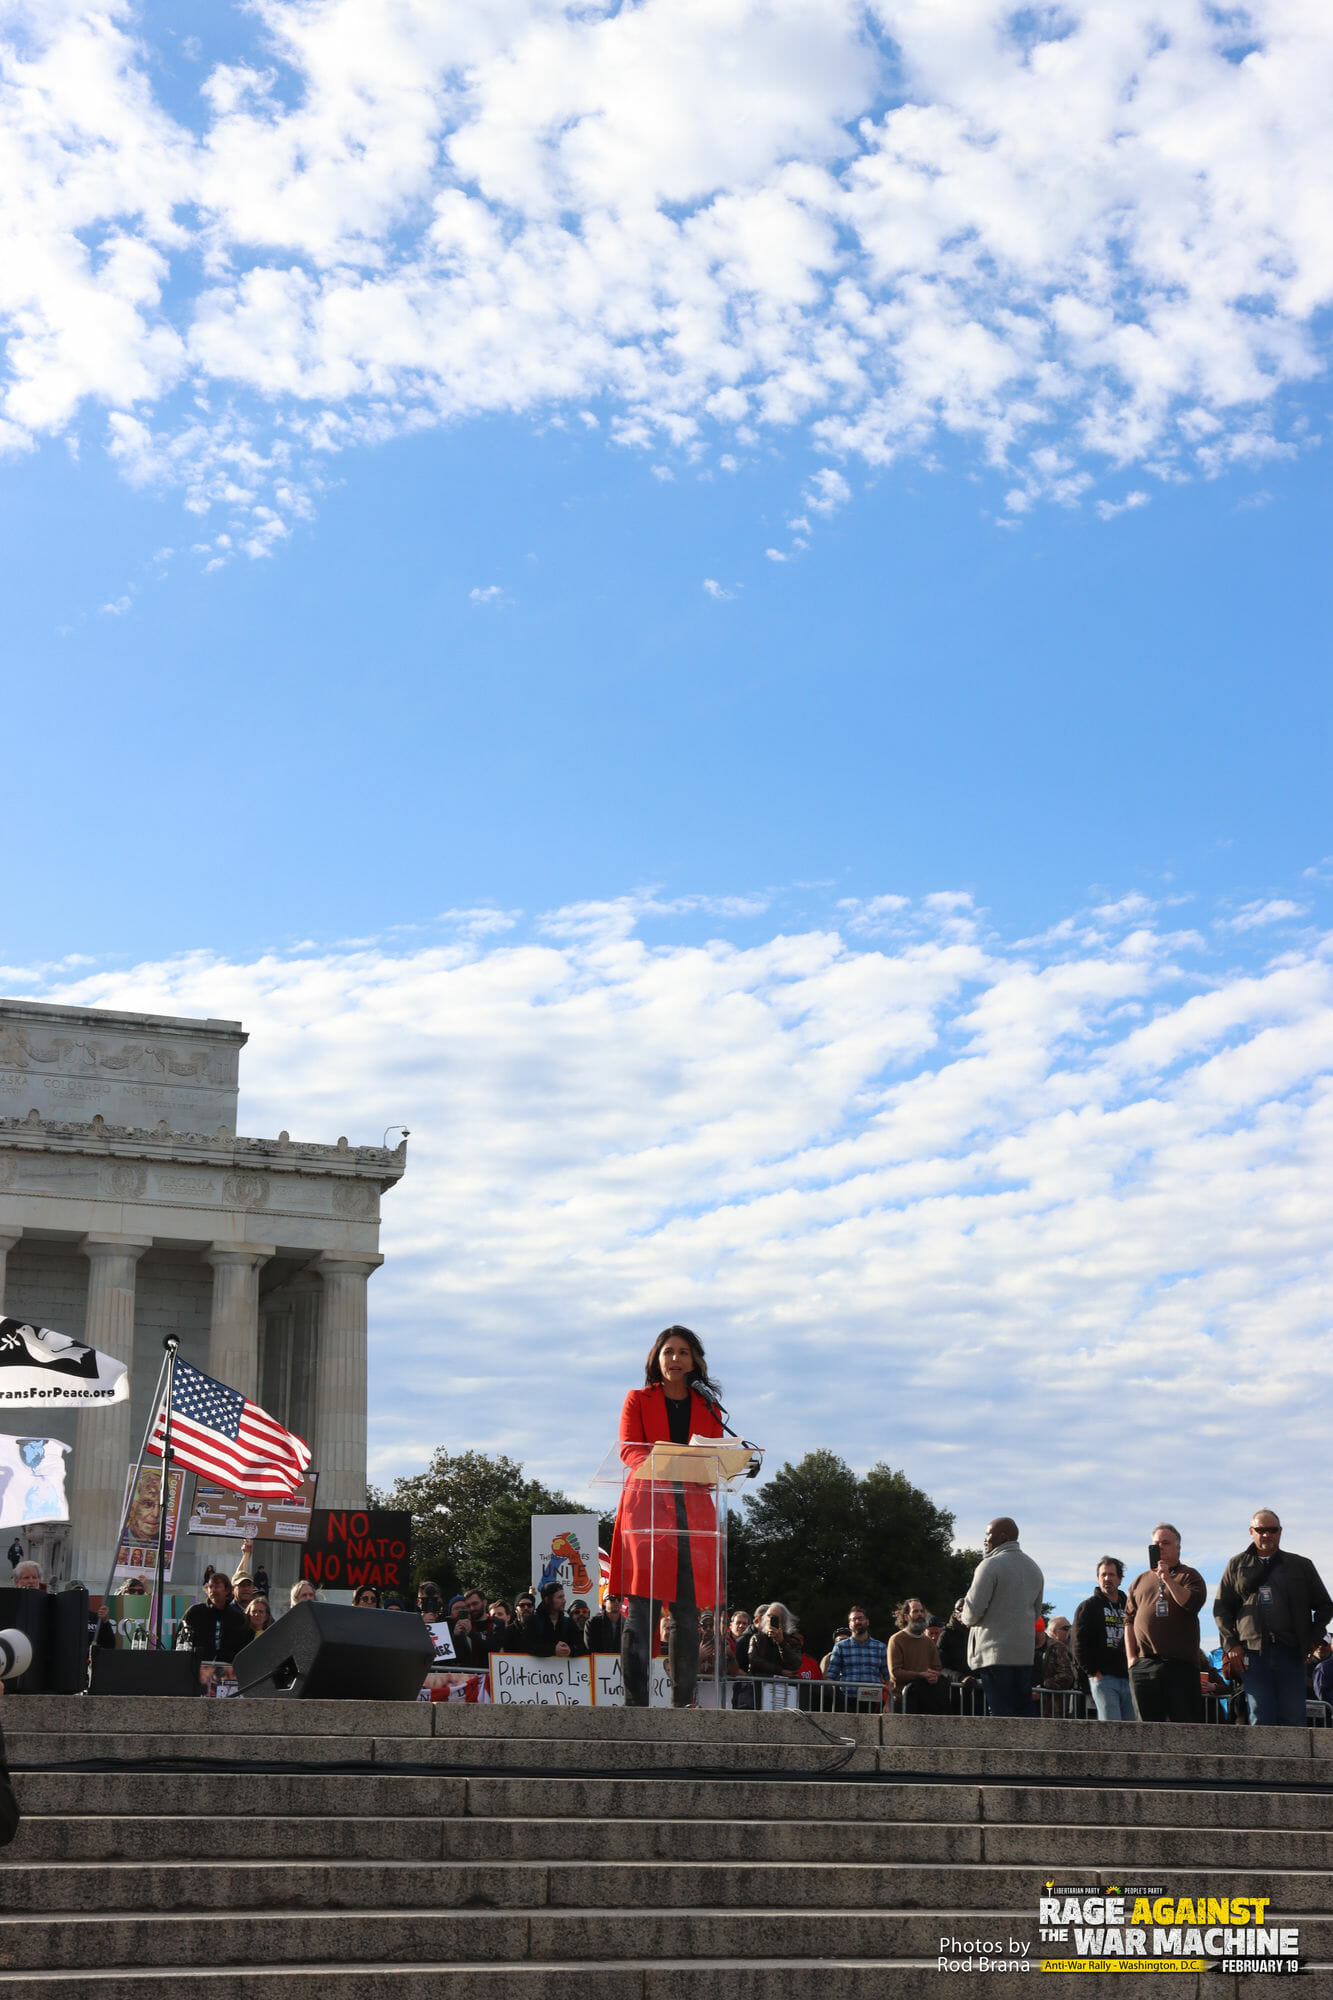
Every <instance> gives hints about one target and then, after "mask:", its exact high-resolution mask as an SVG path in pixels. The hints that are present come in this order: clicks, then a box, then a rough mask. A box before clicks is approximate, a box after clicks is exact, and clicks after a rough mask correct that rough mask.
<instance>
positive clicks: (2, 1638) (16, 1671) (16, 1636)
mask: <svg viewBox="0 0 1333 2000" xmlns="http://www.w3.org/2000/svg"><path fill="white" fill-rule="evenodd" d="M31 1665H32V1642H31V1640H30V1639H29V1637H28V1635H27V1633H26V1632H19V1631H9V1632H0V1680H4V1681H14V1680H17V1679H18V1677H19V1675H20V1674H26V1673H27V1671H28V1668H29V1667H30V1666H31Z"/></svg>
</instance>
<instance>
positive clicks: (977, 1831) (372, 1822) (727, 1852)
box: [8, 1793, 1333, 1873]
mask: <svg viewBox="0 0 1333 2000" xmlns="http://www.w3.org/2000/svg"><path fill="white" fill-rule="evenodd" d="M1186 1796H1188V1795H1186ZM1179 1802H1180V1801H1179V1799H1178V1798H1177V1797H1176V1796H1175V1795H1172V1794H1169V1793H1167V1794H1156V1795H1154V1796H1153V1799H1152V1804H1153V1806H1154V1807H1155V1808H1156V1809H1158V1810H1159V1811H1160V1810H1161V1809H1162V1808H1163V1807H1170V1806H1172V1805H1175V1804H1178V1803H1179ZM1205 1802H1206V1803H1216V1800H1215V1799H1214V1798H1212V1797H1211V1796H1206V1799H1205ZM1317 1803H1319V1804H1320V1805H1323V1804H1324V1801H1322V1800H1320V1801H1317ZM831 1853H834V1854H837V1856H838V1857H839V1859H840V1860H841V1861H843V1862H870V1863H874V1862H882V1863H885V1864H888V1863H900V1862H916V1863H921V1864H924V1863H927V1862H930V1863H963V1862H969V1863H981V1862H988V1863H991V1864H994V1865H1025V1866H1026V1867H1028V1868H1029V1869H1031V1868H1046V1869H1052V1868H1059V1869H1063V1870H1066V1871H1070V1870H1079V1871H1082V1872H1089V1871H1094V1870H1097V1869H1102V1870H1107V1869H1112V1870H1114V1871H1116V1872H1118V1873H1124V1872H1126V1871H1127V1870H1129V1869H1143V1868H1155V1869H1159V1870H1176V1869H1183V1868H1191V1869H1199V1868H1207V1869H1219V1870H1226V1869H1255V1868H1268V1867H1269V1866H1270V1865H1271V1863H1272V1861H1273V1860H1274V1858H1275V1848H1274V1835H1273V1829H1272V1828H1271V1827H1252V1826H1241V1827H1230V1826H1219V1825H1218V1824H1217V1823H1216V1822H1215V1821H1212V1822H1201V1823H1200V1824H1197V1825H1188V1824H1187V1825H1183V1826H1182V1825H1178V1824H1173V1823H1171V1822H1169V1821H1166V1820H1159V1821H1158V1822H1157V1823H1156V1824H1154V1823H1152V1822H1151V1821H1147V1820H1143V1821H1140V1822H1137V1823H1135V1824H1133V1825H1124V1824H1119V1825H1117V1824H1114V1823H1110V1822H1107V1823H1103V1824H1100V1825H1097V1824H1089V1825H1065V1824H1062V1823H1060V1822H1058V1821H1054V1820H1049V1821H1041V1822H1036V1823H1033V1822H1023V1821H1013V1822H1008V1823H1006V1822H1002V1821H996V1820H994V1819H993V1818H990V1817H989V1816H988V1817H987V1819H986V1820H985V1821H984V1822H977V1821H961V1820H923V1819H917V1820H905V1821H901V1822H898V1821H893V1820H817V1821H811V1820H785V1819H783V1820H778V1821H773V1820H769V1819H764V1820H704V1819H644V1820H634V1819H628V1818H625V1819H584V1820H569V1819H559V1818H544V1819H500V1818H480V1817H466V1818H432V1817H429V1816H424V1817H416V1818H410V1817H403V1818H399V1817H396V1816H386V1817H383V1818H365V1819H351V1818H336V1819H335V1818H320V1817H316V1816H315V1815H313V1814H307V1815H305V1816H301V1815H296V1814H293V1815H289V1816H287V1817H265V1818H253V1819H252V1818H244V1819H242V1818H225V1819H221V1820H206V1819H200V1818H198V1817H195V1816H193V1815H176V1814H162V1815H139V1816H133V1815H122V1816H112V1815H106V1814H71V1815H59V1814H52V1815H46V1816H40V1815H29V1816H28V1817H26V1818H25V1819H24V1822H23V1825H22V1826H21V1827H20V1829H19V1834H18V1838H17V1839H16V1841H15V1842H14V1845H13V1846H12V1847H11V1848H10V1849H9V1854H8V1860H9V1863H10V1865H11V1866H14V1865H16V1864H18V1863H20V1862H85V1861H101V1862H141V1861H156V1860H159V1859H160V1860H168V1861H174V1862H188V1861H218V1862H225V1861H232V1860H235V1861H253V1860H272V1859H273V1858H274V1857H278V1856H281V1857H288V1856H296V1857H299V1858H301V1859H304V1860H307V1861H339V1860H343V1861H353V1860H356V1861H385V1862H390V1861H417V1862H421V1861H454V1862H467V1861H494V1862H496V1863H501V1862H506V1863H507V1862H518V1861H533V1862H540V1861H544V1862H556V1861H559V1860H568V1861H597V1860H603V1859H608V1858H612V1857H614V1858H615V1859H617V1860H619V1861H623V1862H650V1861H659V1860H660V1861H679V1862H692V1863H696V1864H697V1863H701V1862H709V1863H713V1862H770V1861H771V1862H806V1863H819V1862H825V1861H827V1860H828V1858H829V1855H830V1854H831ZM1277 1858H1278V1859H1280V1861H1281V1863H1282V1865H1283V1867H1284V1868H1287V1869H1297V1870H1299V1869H1324V1870H1329V1871H1333V1830H1330V1829H1329V1828H1328V1827H1323V1828H1320V1829H1317V1830H1312V1831H1311V1830H1297V1829H1294V1828H1292V1827H1284V1828H1283V1829H1282V1832H1281V1847H1280V1852H1279V1853H1278V1855H1277Z"/></svg>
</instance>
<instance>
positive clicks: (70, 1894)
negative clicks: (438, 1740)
mask: <svg viewBox="0 0 1333 2000" xmlns="http://www.w3.org/2000/svg"><path fill="white" fill-rule="evenodd" d="M1284 1859H1285V1857H1284ZM1043 1872H1044V1871H1043V1870H1042V1869H1041V1868H1039V1867H1038V1866H1036V1865H1034V1864H1032V1863H1030V1862H1029V1863H1024V1864H1018V1865H1003V1864H997V1863H987V1862H970V1863H964V1864H957V1863H942V1862H925V1863H922V1862H919V1861H891V1862H886V1861H875V1862H866V1861H855V1862H847V1861H842V1860H832V1859H829V1858H827V1857H825V1858H824V1859H823V1860H820V1861H760V1862H756V1861H703V1860H689V1861H661V1860H654V1861H646V1862H645V1861H565V1860H560V1859H552V1860H548V1861H496V1860H491V1859H487V1860H484V1861H421V1860H414V1861H363V1860H337V1861H298V1860H291V1859H286V1860H284V1861H283V1862H282V1864H281V1866H275V1865H274V1863H273V1862H272V1861H271V1860H255V1861H234V1860H232V1861H213V1862H198V1861H179V1860H156V1861H153V1862H151V1863H147V1864H145V1863H143V1862H138V1861H113V1862H104V1863H101V1864H99V1865H98V1866H97V1867H95V1868H91V1869H90V1868H88V1867H87V1866H86V1865H85V1864H84V1863H82V1862H29V1863H14V1864H12V1865H11V1866H10V1867H9V1868H7V1869H6V1871H5V1874H4V1878H3V1879H4V1908H5V1910H6V1912H7V1913H8V1914H9V1915H10V1916H21V1915H24V1914H27V1915H29V1916H48V1915H49V1916H55V1915H57V1914H59V1913H61V1912H71V1913H73V1912H77V1913H78V1914H80V1915H88V1914H90V1913H91V1912H93V1911H95V1910H105V1911H108V1912H112V1913H115V1912H118V1911H121V1910H125V1909H134V1910H142V1911H144V1912H148V1911H154V1912H158V1913H161V1914H164V1915H170V1914H172V1913H179V1912H181V1911H187V1910H202V1909H213V1910H219V1911H225V1910H243V1911H246V1912H250V1913H253V1912H256V1911H260V1910H282V1911H288V1912H292V1911H303V1910H361V1911H364V1910H374V1909H377V1908H380V1907H384V1908H392V1909H396V1910H403V1911H407V1910H412V1911H422V1910H450V1911H456V1910H470V1909H483V1908H492V1909H503V1910H516V1911H526V1912H537V1911H541V1910H558V1909H572V1910H589V1909H600V1910H611V1909H616V1910H628V1911H631V1912H633V1911H638V1910H640V1909H656V1910H658V1911H666V1910H680V1911H689V1910H692V1909H693V1908H694V1907H695V1905H696V1904H698V1903H699V1902H700V1901H701V1900H702V1901H706V1902H707V1903H708V1904H709V1905H710V1906H711V1907H713V1908H715V1909H720V1910H760V1909H766V1910H781V1911H799V1910H807V1909H814V1910H830V1909H839V1910H849V1911H863V1910H875V1911H879V1910H885V1909H895V1910H909V1909H911V1910H922V1911H930V1910H934V1909H942V1910H950V1911H957V1910H960V1909H966V1908H969V1907H974V1906H980V1907H981V1908H983V1909H1004V1910H1014V1909H1018V1910H1022V1909H1035V1907H1036V1898H1037V1894H1038V1891H1039V1886H1040V1881H1041V1878H1042V1874H1043ZM1084 1872H1085V1875H1086V1878H1087V1879H1088V1880H1090V1881H1093V1882H1097V1883H1100V1884H1101V1885H1102V1886H1106V1885H1107V1884H1110V1883H1113V1882H1116V1881H1117V1880H1118V1878H1119V1877H1120V1875H1121V1874H1122V1873H1123V1871H1122V1870H1119V1869H1117V1868H1115V1867H1112V1866H1107V1865H1106V1864H1105V1863H1103V1864H1102V1865H1101V1866H1100V1867H1097V1868H1093V1869H1090V1870H1086V1871H1084ZM1201 1872H1202V1871H1201V1867H1200V1866H1199V1865H1192V1866H1190V1867H1189V1868H1187V1869H1185V1870H1172V1869H1167V1868H1161V1867H1155V1868H1154V1870H1153V1880H1154V1882H1155V1883H1160V1884H1161V1886H1162V1889H1163V1890H1164V1892H1166V1893H1169V1894H1172V1895H1176V1896H1185V1895H1191V1896H1192V1895H1194V1894H1195V1893H1196V1892H1197V1888H1198V1884H1199V1880H1200V1875H1201ZM1206 1874H1207V1886H1208V1894H1209V1895H1214V1896H1229V1895H1235V1896H1244V1895H1249V1894H1252V1893H1253V1886H1254V1873H1253V1870H1245V1871H1243V1872H1241V1871H1236V1872H1232V1871H1228V1870H1227V1869H1224V1868H1217V1867H1208V1868H1207V1869H1206ZM1263 1883H1264V1892H1265V1894H1268V1895H1271V1897H1272V1899H1273V1904H1274V1907H1275V1908H1276V1909H1277V1910H1279V1911H1281V1912H1283V1913H1284V1919H1285V1915H1286V1914H1290V1915H1291V1916H1293V1917H1295V1916H1297V1915H1301V1916H1303V1915H1305V1914H1306V1913H1316V1914H1317V1913H1318V1912H1320V1911H1324V1910H1333V1874H1330V1873H1329V1871H1328V1870H1326V1869H1291V1868H1283V1869H1282V1870H1275V1869H1273V1868H1271V1867H1270V1868H1266V1869H1265V1870H1264V1873H1263Z"/></svg>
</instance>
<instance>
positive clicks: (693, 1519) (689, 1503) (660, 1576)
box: [608, 1383, 722, 1605]
mask: <svg viewBox="0 0 1333 2000" xmlns="http://www.w3.org/2000/svg"><path fill="white" fill-rule="evenodd" d="M690 1436H691V1437H710V1438H720V1437H721V1436H722V1425H721V1422H720V1421H719V1419H718V1415H717V1412H716V1410H714V1409H713V1407H712V1405H711V1404H709V1403H706V1402H705V1401H704V1399H703V1397H702V1396H696V1395H695V1393H694V1391H693V1390H691V1391H690ZM670 1442H671V1426H670V1424H669V1423H668V1422H667V1399H666V1390H665V1389H664V1388H662V1386H661V1384H660V1383H658V1384H655V1385H654V1386H653V1388H651V1389H631V1390H630V1392H629V1394H628V1396H626V1398H625V1407H624V1408H623V1409H622V1411H621V1412H620V1456H621V1457H622V1458H623V1459H624V1461H625V1464H626V1465H627V1466H629V1467H630V1468H631V1469H633V1468H634V1467H635V1466H638V1465H641V1464H642V1463H643V1461H644V1459H645V1458H646V1457H647V1456H648V1447H649V1446H650V1445H654V1444H669V1443H670ZM656 1490H657V1493H658V1496H659V1502H658V1504H659V1510H660V1509H661V1508H663V1507H670V1506H671V1504H672V1502H671V1499H670V1498H669V1497H668V1496H664V1495H663V1489H662V1488H661V1487H658V1488H657V1489H656ZM679 1490H680V1491H681V1492H682V1493H683V1494H684V1496H685V1520H686V1525H687V1527H688V1528H689V1529H690V1530H691V1539H690V1540H689V1541H688V1542H687V1543H686V1547H687V1549H688V1551H689V1557H690V1567H691V1573H692V1575H693V1578H694V1601H695V1603H696V1604H701V1605H703V1604H711V1603H712V1602H713V1598H714V1595H715V1592H714V1587H713V1575H712V1541H713V1537H714V1535H715V1533H716V1530H717V1514H716V1510H715V1509H714V1506H713V1496H712V1494H711V1493H710V1492H709V1490H708V1488H707V1487H706V1486H682V1487H681V1488H680V1489H679ZM695 1537H697V1538H698V1541H697V1545H696V1542H695V1539H694V1538H695ZM679 1539H680V1537H679V1535H678V1534H677V1533H676V1532H675V1531H674V1529H673V1527H672V1523H671V1521H670V1520H667V1521H663V1520H662V1519H661V1515H660V1511H659V1518H658V1520H657V1521H656V1522H654V1520H653V1514H652V1501H651V1489H650V1487H649V1485H648V1483H647V1481H645V1480H637V1479H629V1480H626V1482H625V1486H624V1488H623V1490H622V1492H621V1495H620V1505H619V1507H618V1508H617V1509H616V1530H615V1533H614V1535H613V1536H612V1537H611V1580H610V1583H609V1585H608V1589H609V1590H610V1592H611V1594H612V1595H613V1596H618V1595H620V1594H621V1593H622V1592H628V1594H629V1595H630V1596H631V1597H655V1598H658V1599H659V1600H661V1601H662V1602H664V1603H667V1604H672V1603H674V1602H675V1599H676V1594H677V1593H676V1547H677V1542H678V1541H679Z"/></svg>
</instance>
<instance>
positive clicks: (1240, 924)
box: [1225, 896, 1310, 931]
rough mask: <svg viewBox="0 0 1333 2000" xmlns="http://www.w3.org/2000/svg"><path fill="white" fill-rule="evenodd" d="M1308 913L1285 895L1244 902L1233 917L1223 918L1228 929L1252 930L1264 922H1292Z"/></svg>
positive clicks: (1258, 927)
mask: <svg viewBox="0 0 1333 2000" xmlns="http://www.w3.org/2000/svg"><path fill="white" fill-rule="evenodd" d="M1309 914H1310V913H1309V911H1308V910H1307V909H1306V908H1305V907H1304V906H1303V905H1302V904H1300V903H1293V902H1291V901H1290V899H1289V898H1287V897H1285V896H1271V897H1269V898H1268V899H1267V900H1263V899H1261V900H1260V901H1258V902H1255V903H1246V904H1245V905H1244V906H1243V908H1241V909H1239V910H1238V911H1237V912H1236V914H1235V916H1234V917H1229V918H1227V919H1225V923H1226V927H1227V929H1228V930H1233V931H1253V930H1259V929H1260V928H1261V927H1262V926H1263V925H1265V924H1285V923H1292V922H1294V921H1295V920H1297V919H1299V918H1301V917H1307V916H1308V915H1309Z"/></svg>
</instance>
